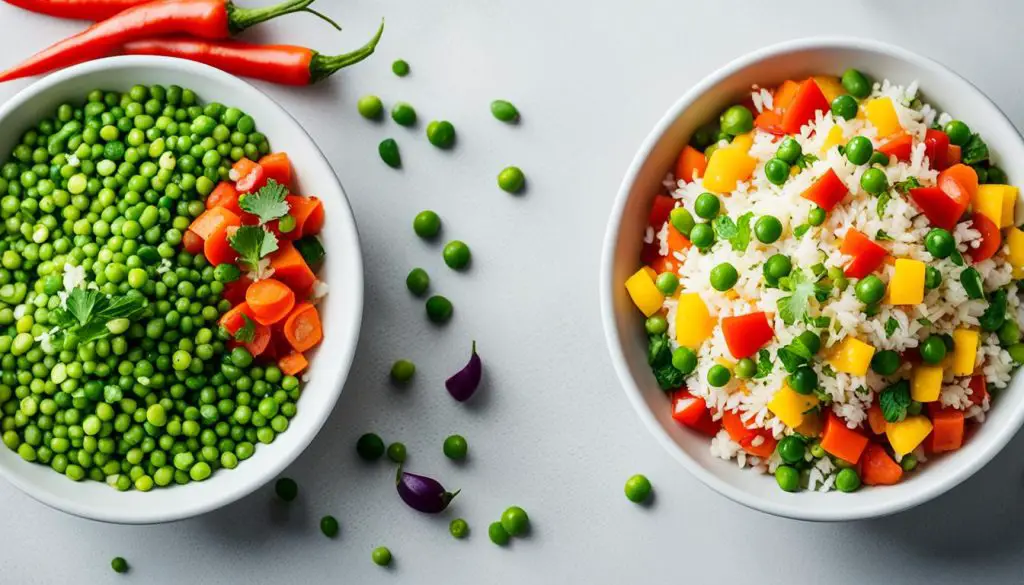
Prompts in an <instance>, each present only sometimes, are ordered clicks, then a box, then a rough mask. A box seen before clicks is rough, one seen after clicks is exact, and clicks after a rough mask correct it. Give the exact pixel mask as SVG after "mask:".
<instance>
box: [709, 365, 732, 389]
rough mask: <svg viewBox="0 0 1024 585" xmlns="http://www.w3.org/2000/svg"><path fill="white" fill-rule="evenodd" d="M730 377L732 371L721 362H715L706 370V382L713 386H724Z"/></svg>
mask: <svg viewBox="0 0 1024 585" xmlns="http://www.w3.org/2000/svg"><path fill="white" fill-rule="evenodd" d="M730 378H732V373H731V372H729V368H727V367H725V366H723V365H722V364H715V365H713V366H711V369H709V370H708V384H709V385H711V386H714V387H715V388H721V387H722V386H725V385H726V384H728V383H729V379H730Z"/></svg>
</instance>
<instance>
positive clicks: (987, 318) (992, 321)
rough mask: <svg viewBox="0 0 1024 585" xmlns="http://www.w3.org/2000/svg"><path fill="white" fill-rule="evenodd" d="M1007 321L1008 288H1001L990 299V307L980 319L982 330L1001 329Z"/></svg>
mask: <svg viewBox="0 0 1024 585" xmlns="http://www.w3.org/2000/svg"><path fill="white" fill-rule="evenodd" d="M1005 322H1006V289H1002V288H1001V289H999V290H997V291H995V292H994V293H992V294H991V295H990V296H989V299H988V307H986V308H985V312H984V313H983V314H982V315H981V318H979V319H978V323H979V324H980V325H981V329H982V331H999V328H1000V327H1002V326H1003V323H1005Z"/></svg>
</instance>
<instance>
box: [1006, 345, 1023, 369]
mask: <svg viewBox="0 0 1024 585" xmlns="http://www.w3.org/2000/svg"><path fill="white" fill-rule="evenodd" d="M1006 352H1007V353H1009V354H1010V359H1012V360H1013V363H1015V364H1017V365H1021V364H1024V343H1014V344H1013V345H1011V346H1010V347H1008V348H1006Z"/></svg>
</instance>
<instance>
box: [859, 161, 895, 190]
mask: <svg viewBox="0 0 1024 585" xmlns="http://www.w3.org/2000/svg"><path fill="white" fill-rule="evenodd" d="M860 187H861V189H864V190H865V191H867V192H868V193H870V194H871V195H879V194H881V193H882V192H884V191H886V190H888V189H889V179H888V177H886V176H885V171H882V170H881V169H876V168H874V167H872V168H870V169H868V170H866V171H864V174H863V175H861V176H860Z"/></svg>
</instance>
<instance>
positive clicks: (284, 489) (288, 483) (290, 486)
mask: <svg viewBox="0 0 1024 585" xmlns="http://www.w3.org/2000/svg"><path fill="white" fill-rule="evenodd" d="M175 465H177V463H175ZM274 493H276V494H277V497H278V498H281V501H283V502H291V501H293V500H295V498H296V497H297V496H298V495H299V484H297V483H295V480H294V479H292V478H290V477H282V478H280V479H278V480H277V482H276V483H275V484H274Z"/></svg>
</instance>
